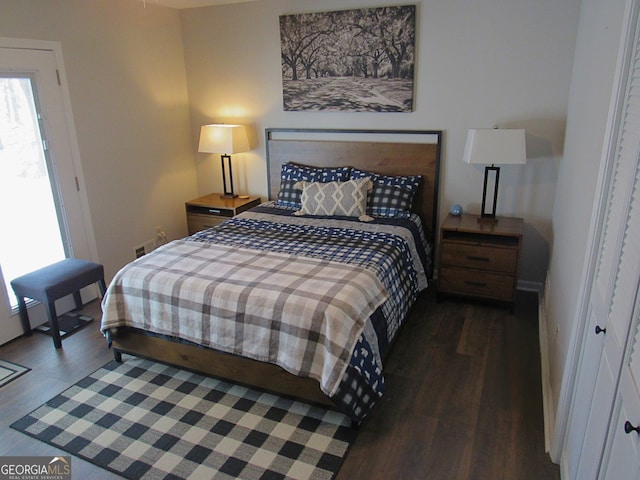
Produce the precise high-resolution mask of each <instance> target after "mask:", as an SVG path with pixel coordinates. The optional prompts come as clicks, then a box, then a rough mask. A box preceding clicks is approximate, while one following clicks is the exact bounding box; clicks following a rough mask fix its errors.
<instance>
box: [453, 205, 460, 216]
mask: <svg viewBox="0 0 640 480" xmlns="http://www.w3.org/2000/svg"><path fill="white" fill-rule="evenodd" d="M451 215H455V216H456V217H457V216H459V215H462V205H460V204H458V203H454V204H453V205H451Z"/></svg>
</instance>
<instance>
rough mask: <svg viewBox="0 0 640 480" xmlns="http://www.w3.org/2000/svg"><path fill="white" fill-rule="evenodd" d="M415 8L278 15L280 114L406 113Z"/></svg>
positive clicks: (410, 89) (410, 93)
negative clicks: (341, 112)
mask: <svg viewBox="0 0 640 480" xmlns="http://www.w3.org/2000/svg"><path fill="white" fill-rule="evenodd" d="M415 19H416V7H415V5H406V6H399V7H381V8H365V9H358V10H339V11H335V12H322V13H305V14H298V15H281V16H280V44H281V51H282V85H283V100H284V102H283V103H284V110H285V111H351V112H411V111H412V110H413V75H414V70H415V68H414V65H415V37H416V31H415Z"/></svg>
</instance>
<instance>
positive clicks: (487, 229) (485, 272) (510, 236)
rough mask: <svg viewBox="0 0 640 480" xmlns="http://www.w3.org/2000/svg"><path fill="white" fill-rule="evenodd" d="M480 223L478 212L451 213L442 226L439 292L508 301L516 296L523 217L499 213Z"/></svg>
mask: <svg viewBox="0 0 640 480" xmlns="http://www.w3.org/2000/svg"><path fill="white" fill-rule="evenodd" d="M497 218H498V221H497V222H496V223H479V222H478V215H468V214H463V215H460V216H457V217H456V216H453V215H449V216H448V217H447V218H446V219H445V221H444V222H443V223H442V227H441V228H440V266H439V268H438V296H440V295H441V294H452V295H461V296H466V297H475V298H481V299H487V300H498V301H502V302H509V303H510V305H511V309H512V310H513V305H514V302H515V296H516V286H517V280H518V259H519V257H520V250H521V247H522V231H523V220H522V219H521V218H508V217H497Z"/></svg>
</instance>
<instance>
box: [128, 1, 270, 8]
mask: <svg viewBox="0 0 640 480" xmlns="http://www.w3.org/2000/svg"><path fill="white" fill-rule="evenodd" d="M136 1H137V2H141V3H146V4H147V5H153V4H157V5H163V6H165V7H171V8H195V7H206V6H211V5H228V4H231V3H244V2H255V1H257V0H136Z"/></svg>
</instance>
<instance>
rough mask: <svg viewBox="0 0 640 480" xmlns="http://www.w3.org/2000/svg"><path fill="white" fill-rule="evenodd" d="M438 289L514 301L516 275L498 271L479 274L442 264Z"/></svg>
mask: <svg viewBox="0 0 640 480" xmlns="http://www.w3.org/2000/svg"><path fill="white" fill-rule="evenodd" d="M438 289H439V290H443V291H446V292H448V293H455V294H460V295H473V296H480V297H483V298H492V299H496V300H507V301H512V300H513V296H514V292H515V277H514V276H512V275H500V274H498V273H483V274H482V275H478V273H477V272H474V271H471V270H462V269H457V268H449V267H444V266H441V267H440V269H439V270H438Z"/></svg>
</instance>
